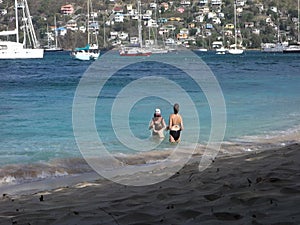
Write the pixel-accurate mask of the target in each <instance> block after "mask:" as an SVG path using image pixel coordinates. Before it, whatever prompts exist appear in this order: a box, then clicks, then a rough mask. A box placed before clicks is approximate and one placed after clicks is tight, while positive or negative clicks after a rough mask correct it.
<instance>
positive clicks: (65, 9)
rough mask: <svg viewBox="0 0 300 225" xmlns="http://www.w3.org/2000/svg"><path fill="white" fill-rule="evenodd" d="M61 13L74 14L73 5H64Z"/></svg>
mask: <svg viewBox="0 0 300 225" xmlns="http://www.w3.org/2000/svg"><path fill="white" fill-rule="evenodd" d="M60 12H61V13H62V14H64V15H72V14H73V13H74V7H73V5H71V4H68V5H63V6H62V7H61V8H60Z"/></svg>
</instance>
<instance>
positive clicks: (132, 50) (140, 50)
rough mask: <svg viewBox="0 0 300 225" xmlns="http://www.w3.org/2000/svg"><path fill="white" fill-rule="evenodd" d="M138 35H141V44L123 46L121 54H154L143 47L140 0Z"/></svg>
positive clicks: (139, 5)
mask: <svg viewBox="0 0 300 225" xmlns="http://www.w3.org/2000/svg"><path fill="white" fill-rule="evenodd" d="M138 35H139V46H138V47H123V48H122V49H121V50H120V52H119V54H120V56H149V55H151V54H152V52H151V50H149V49H146V48H144V47H143V38H142V24H141V1H140V0H138Z"/></svg>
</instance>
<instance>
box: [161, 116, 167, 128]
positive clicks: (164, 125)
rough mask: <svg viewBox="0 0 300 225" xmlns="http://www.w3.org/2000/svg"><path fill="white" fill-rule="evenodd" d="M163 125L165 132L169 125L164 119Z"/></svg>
mask: <svg viewBox="0 0 300 225" xmlns="http://www.w3.org/2000/svg"><path fill="white" fill-rule="evenodd" d="M162 123H163V130H165V129H167V125H166V122H165V120H164V119H162Z"/></svg>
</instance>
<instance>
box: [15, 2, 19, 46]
mask: <svg viewBox="0 0 300 225" xmlns="http://www.w3.org/2000/svg"><path fill="white" fill-rule="evenodd" d="M15 17H16V31H17V33H16V41H17V42H18V43H19V18H18V2H17V0H15Z"/></svg>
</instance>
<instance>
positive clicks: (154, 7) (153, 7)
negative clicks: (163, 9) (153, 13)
mask: <svg viewBox="0 0 300 225" xmlns="http://www.w3.org/2000/svg"><path fill="white" fill-rule="evenodd" d="M149 7H150V8H151V9H156V7H157V4H156V3H154V2H151V3H150V6H149Z"/></svg>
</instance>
